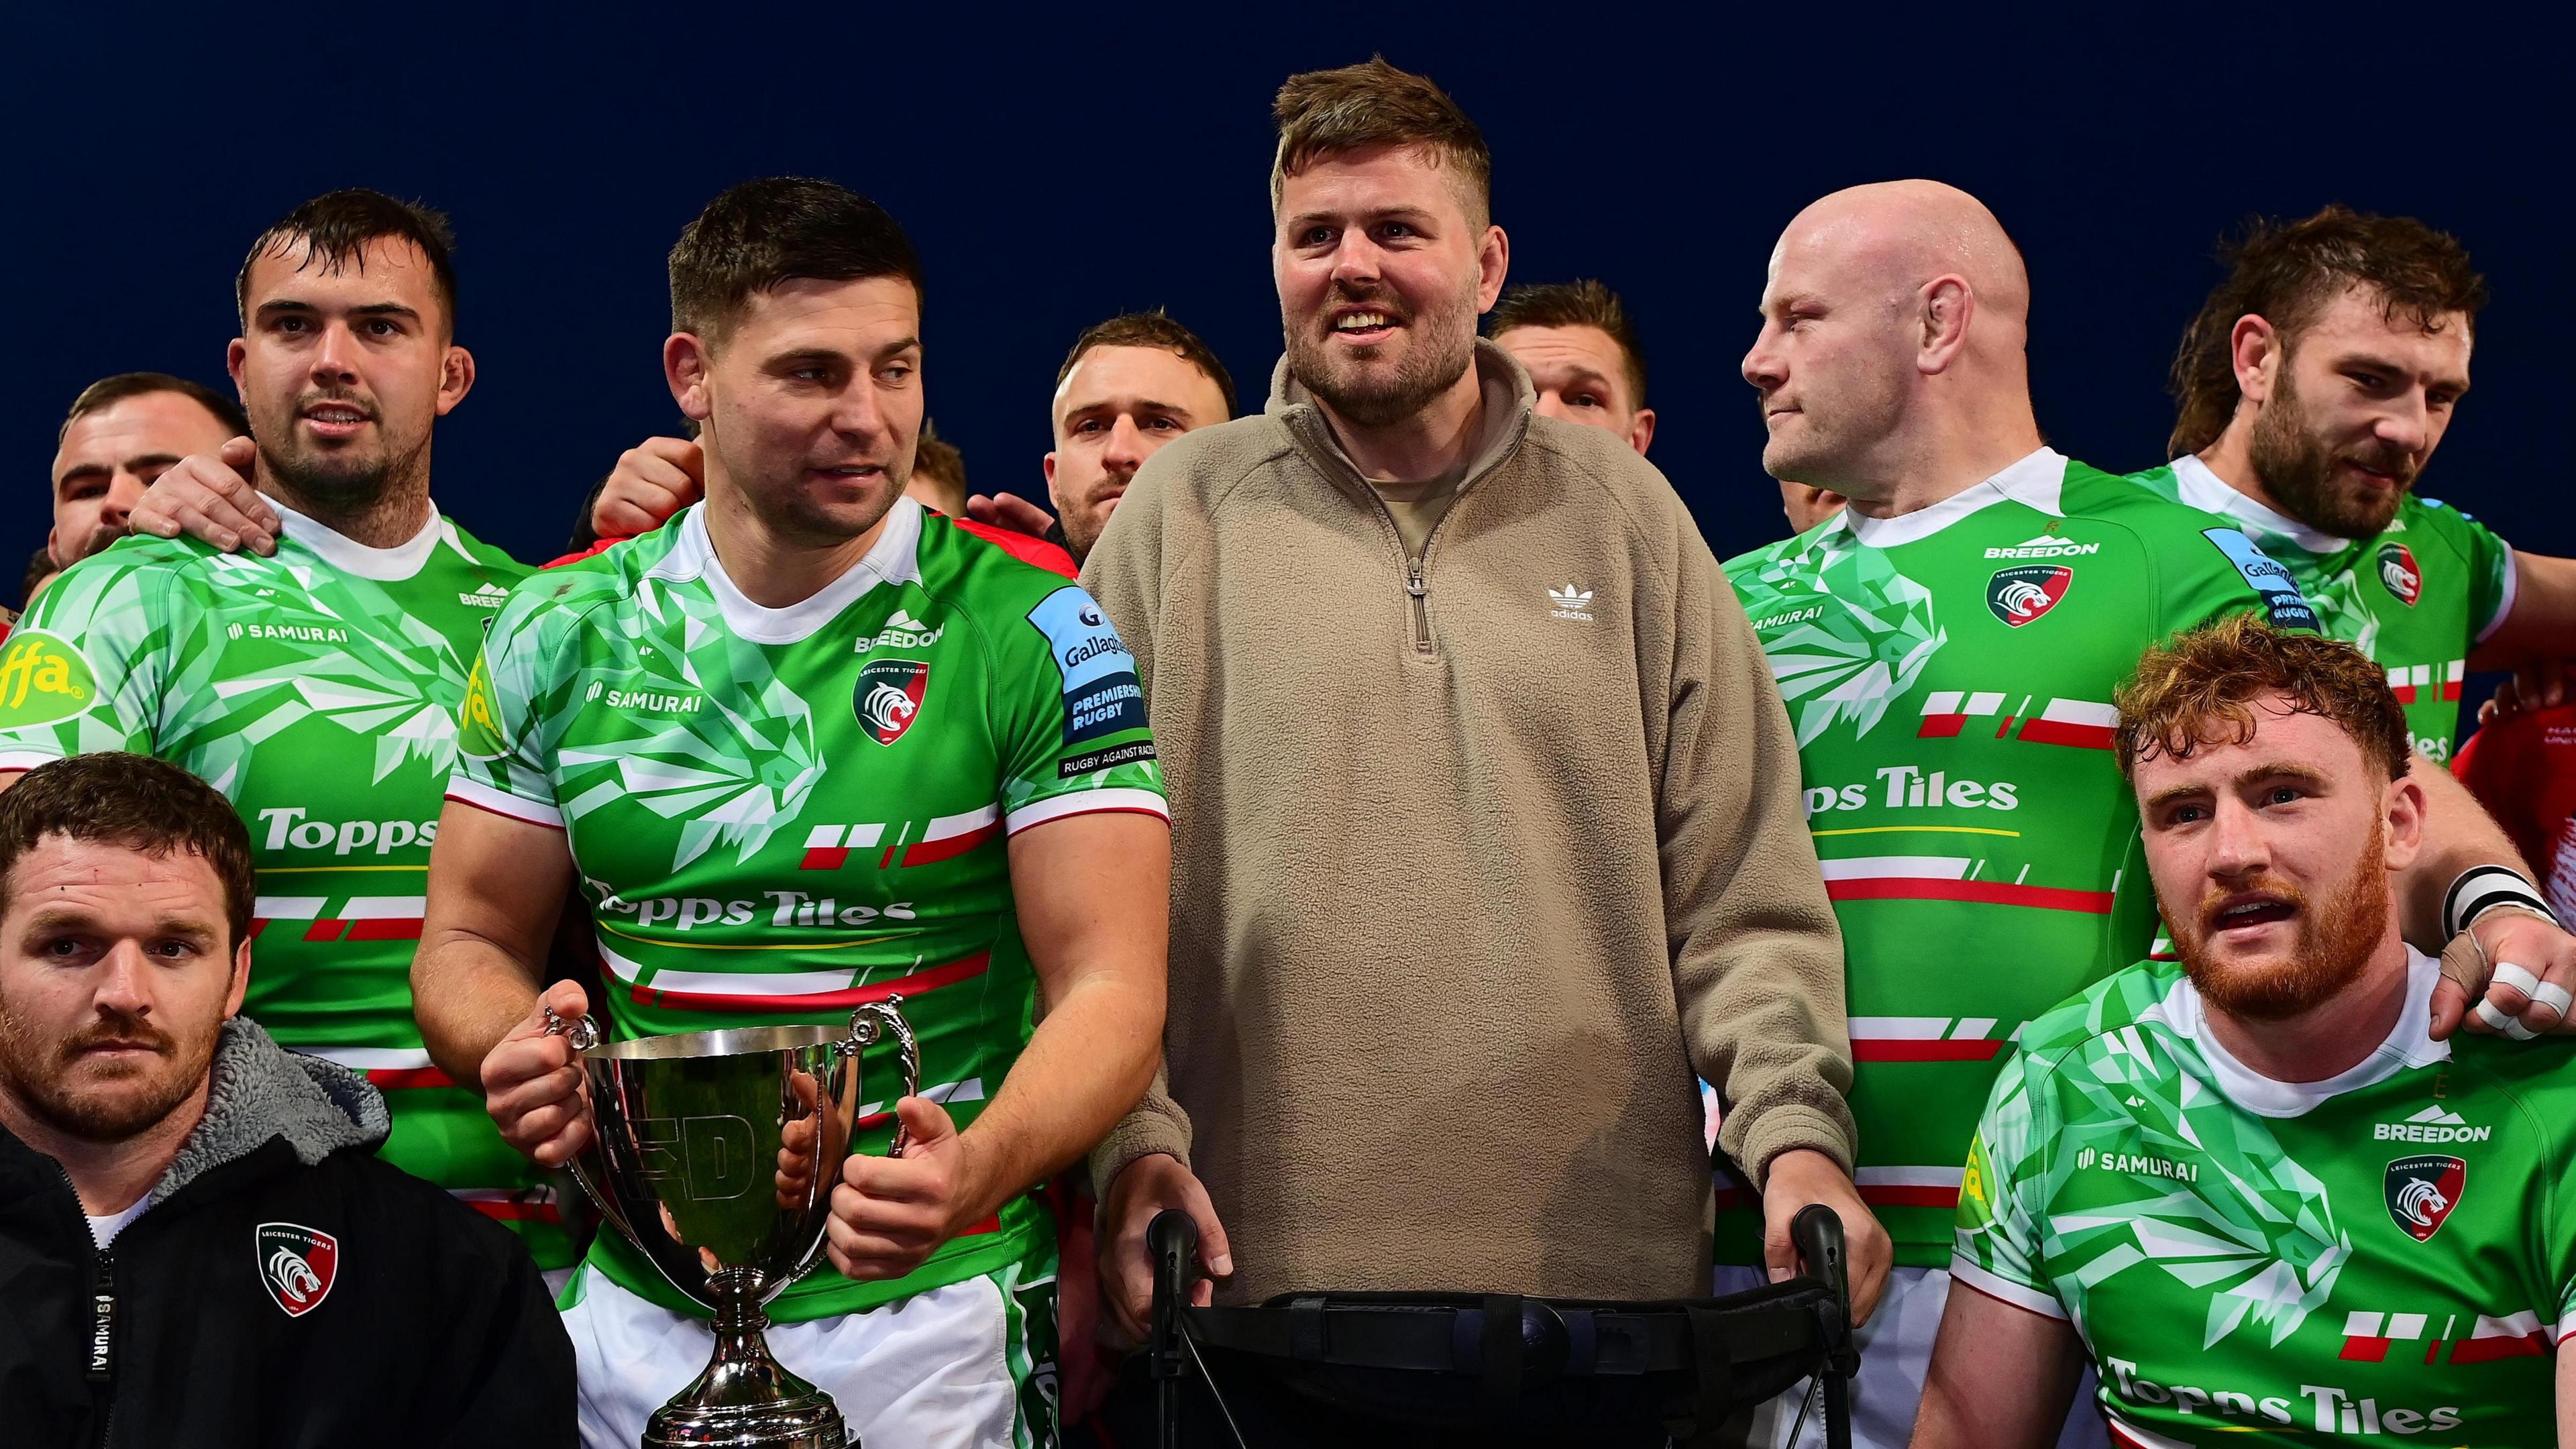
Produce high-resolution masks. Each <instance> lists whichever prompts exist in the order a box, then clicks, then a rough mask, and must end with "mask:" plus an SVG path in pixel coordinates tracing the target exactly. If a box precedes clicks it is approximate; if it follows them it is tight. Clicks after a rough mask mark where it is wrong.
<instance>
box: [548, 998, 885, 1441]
mask: <svg viewBox="0 0 2576 1449" xmlns="http://www.w3.org/2000/svg"><path fill="white" fill-rule="evenodd" d="M901 1000H902V998H901V997H896V996H889V997H887V998H886V999H885V1000H884V1001H883V1002H870V1003H868V1004H867V1005H865V1006H862V1007H860V1008H859V1009H858V1010H856V1011H853V1012H851V1013H850V1025H849V1029H848V1030H846V1031H843V1030H840V1029H838V1028H834V1027H828V1026H764V1027H751V1028H746V1029H744V1030H740V1031H701V1032H692V1033H690V1034H688V1035H686V1036H652V1037H642V1038H638V1039H637V1040H634V1041H620V1042H605V1043H603V1042H601V1041H600V1039H599V1029H598V1027H597V1026H595V1025H594V1024H593V1023H592V1021H591V1020H590V1018H589V1017H586V1016H585V1017H581V1018H579V1019H577V1020H574V1021H570V1022H567V1021H564V1020H562V1019H561V1018H559V1017H557V1016H556V1015H555V1014H554V1013H553V1012H552V1011H551V1010H549V1011H548V1012H547V1013H546V1030H547V1031H548V1032H551V1033H555V1034H558V1035H561V1036H563V1037H565V1038H566V1039H567V1040H569V1041H570V1042H571V1044H572V1046H573V1047H574V1049H575V1050H577V1051H579V1052H580V1053H581V1059H582V1066H583V1069H584V1072H585V1073H586V1075H587V1076H588V1079H589V1088H590V1102H589V1106H588V1111H589V1118H590V1125H591V1138H590V1144H589V1145H588V1146H586V1147H584V1148H583V1149H582V1150H581V1152H580V1153H579V1154H578V1155H577V1156H575V1157H574V1158H573V1162H572V1168H573V1175H574V1176H576V1177H578V1178H579V1179H580V1180H581V1185H582V1188H583V1189H584V1190H585V1191H587V1192H588V1193H589V1194H590V1196H591V1199H592V1200H593V1201H595V1202H597V1203H598V1204H599V1210H600V1212H601V1213H602V1214H603V1215H605V1216H606V1217H607V1219H608V1221H609V1223H610V1224H611V1225H613V1226H614V1227H615V1228H616V1229H617V1230H618V1231H619V1232H621V1233H624V1234H625V1235H626V1239H627V1241H628V1242H631V1243H633V1244H634V1245H635V1246H636V1248H637V1249H638V1250H639V1251H641V1252H642V1253H643V1254H644V1256H645V1257H647V1258H649V1259H651V1260H652V1262H653V1266H654V1267H656V1268H658V1269H660V1270H661V1272H662V1276H663V1277H665V1278H668V1279H670V1280H671V1286H673V1287H675V1288H677V1289H679V1290H680V1291H681V1292H683V1293H685V1294H687V1295H689V1297H691V1298H693V1299H695V1300H697V1301H698V1302H699V1303H700V1304H702V1305H704V1306H705V1307H706V1309H707V1310H708V1311H709V1312H710V1313H712V1314H713V1315H714V1322H713V1323H712V1324H711V1325H710V1326H711V1327H712V1328H713V1329H714V1330H715V1337H716V1345H715V1356H714V1358H713V1359H712V1360H711V1361H710V1362H709V1363H708V1364H707V1369H706V1372H704V1373H702V1374H700V1375H698V1377H697V1380H696V1382H694V1383H692V1384H690V1385H689V1386H688V1387H687V1388H686V1389H683V1390H681V1391H680V1394H679V1396H678V1397H677V1398H674V1399H672V1400H671V1402H669V1403H667V1404H664V1405H663V1406H662V1407H661V1408H659V1409H657V1410H655V1411H654V1413H653V1418H652V1421H651V1423H649V1424H648V1425H647V1426H646V1427H645V1430H644V1444H645V1445H646V1446H648V1449H663V1446H670V1445H728V1446H735V1449H752V1446H762V1449H842V1446H843V1445H844V1444H845V1443H847V1442H849V1441H848V1436H847V1431H846V1430H845V1429H844V1427H843V1425H842V1423H841V1411H840V1409H839V1408H837V1407H836V1406H834V1404H833V1403H832V1398H831V1395H829V1394H826V1393H824V1392H823V1391H822V1390H820V1389H817V1388H815V1387H814V1386H813V1385H812V1384H809V1383H807V1382H805V1381H804V1380H803V1379H800V1378H798V1377H797V1376H796V1375H794V1374H791V1373H789V1372H788V1371H787V1370H786V1369H785V1368H783V1367H781V1366H780V1365H779V1362H778V1360H777V1359H775V1358H772V1357H770V1353H769V1345H768V1343H767V1342H766V1341H765V1340H764V1339H763V1338H762V1337H761V1331H762V1330H763V1329H766V1328H767V1327H769V1319H768V1316H767V1315H766V1314H764V1313H763V1312H762V1311H761V1310H763V1309H764V1308H766V1307H768V1305H769V1302H770V1300H771V1299H774V1298H776V1297H777V1296H778V1295H779V1294H780V1293H782V1292H784V1291H785V1290H786V1288H787V1285H788V1284H790V1283H793V1282H795V1281H796V1280H797V1279H799V1278H801V1277H803V1276H805V1274H807V1273H808V1272H811V1271H812V1270H813V1268H814V1265H815V1264H816V1263H817V1262H818V1261H820V1260H821V1258H822V1254H823V1230H824V1228H825V1227H826V1226H827V1225H828V1224H829V1222H830V1220H831V1203H832V1188H833V1186H834V1185H835V1184H837V1183H838V1182H839V1181H840V1180H841V1164H842V1162H843V1161H844V1159H846V1158H847V1157H848V1156H849V1152H850V1132H851V1129H852V1128H853V1127H854V1126H855V1125H856V1121H857V1117H858V1108H859V1103H860V1100H861V1094H860V1091H859V1052H860V1050H861V1049H862V1048H864V1047H868V1046H872V1045H874V1044H875V1043H876V1042H878V1041H879V1040H881V1039H884V1038H887V1037H891V1038H893V1040H894V1042H895V1044H896V1046H897V1047H898V1048H899V1049H900V1050H901V1053H902V1057H903V1095H905V1096H912V1095H914V1094H916V1093H918V1092H919V1091H920V1090H921V1048H920V1046H919V1045H918V1044H917V1043H915V1041H914V1040H913V1035H912V1027H911V1026H910V1025H909V1024H908V1023H906V1022H905V1021H904V1019H903V1014H902V1012H900V1011H899V1010H897V1009H896V1008H897V1005H898V1004H899V1003H900V1002H901ZM903 1148H904V1134H903V1131H902V1129H901V1128H900V1127H898V1128H897V1129H896V1131H895V1139H894V1146H893V1149H892V1153H891V1155H893V1156H896V1157H900V1156H902V1155H903Z"/></svg>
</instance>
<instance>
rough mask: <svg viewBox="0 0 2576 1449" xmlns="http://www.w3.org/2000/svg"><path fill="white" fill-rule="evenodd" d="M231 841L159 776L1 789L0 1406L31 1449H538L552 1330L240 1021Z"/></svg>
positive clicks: (119, 761)
mask: <svg viewBox="0 0 2576 1449" xmlns="http://www.w3.org/2000/svg"><path fill="white" fill-rule="evenodd" d="M252 857H253V852H252V849H251V842H250V837H249V834H248V832H246V831H245V830H244V828H243V826H242V822H241V819H240V817H239V816H238V815H236V814H235V813H234V811H233V809H232V806H231V805H230V804H229V803H228V802H227V801H226V800H225V798H224V797H223V795H222V794H221V793H219V792H217V791H216V790H214V789H213V788H212V787H210V786H208V785H206V784H205V783H203V782H202V781H199V780H198V779H196V778H195V777H194V776H191V775H190V774H188V773H187V772H186V771H184V770H181V769H179V768H178V767H177V766H175V765H169V764H165V763H163V762H161V761H159V760H155V759H149V758H144V757H139V756H135V755H118V754H97V755H77V756H73V757H71V758H68V759H62V760H57V761H54V762H53V763H51V764H47V765H42V766H39V767H37V768H36V769H35V770H33V771H31V772H29V773H28V775H27V776H26V778H25V779H23V780H21V781H19V782H18V784H17V785H16V787H15V788H13V789H11V790H10V791H9V792H8V794H7V795H6V796H0V1279H5V1280H6V1281H7V1282H8V1284H9V1317H10V1331H9V1332H8V1333H7V1334H0V1403H5V1404H6V1405H7V1406H8V1409H7V1413H8V1418H9V1437H10V1439H11V1440H12V1442H22V1443H28V1444H102V1445H126V1444H132V1445H144V1444H198V1443H217V1442H221V1443H250V1442H259V1443H271V1444H284V1443H297V1444H358V1443H364V1444H404V1445H439V1446H455V1449H465V1446H468V1445H482V1444H503V1443H507V1444H551V1445H566V1446H569V1445H570V1444H571V1443H572V1442H573V1440H574V1435H573V1416H572V1394H573V1360H572V1346H571V1344H570V1343H569V1342H568V1341H567V1340H566V1339H565V1336H564V1330H563V1324H562V1321H561V1320H560V1319H559V1318H558V1317H557V1316H556V1314H555V1312H554V1309H553V1306H552V1305H551V1304H550V1303H549V1302H548V1301H547V1296H546V1291H545V1284H544V1283H543V1281H542V1280H540V1278H539V1277H538V1274H537V1270H536V1267H535V1265H534V1264H533V1263H531V1262H530V1261H529V1260H528V1255H527V1254H526V1252H524V1251H522V1250H521V1248H520V1247H519V1246H518V1243H517V1242H516V1240H514V1239H513V1238H512V1237H511V1236H510V1235H509V1234H508V1233H506V1232H504V1231H502V1230H501V1229H500V1228H498V1227H496V1226H494V1225H493V1224H491V1223H489V1222H486V1221H484V1220H483V1219H481V1218H479V1217H478V1216H477V1215H475V1214H474V1213H472V1212H470V1211H468V1210H466V1209H465V1208H464V1207H462V1206H460V1205H459V1204H457V1203H456V1202H454V1201H453V1200H451V1199H449V1198H448V1197H447V1196H446V1195H445V1194H443V1193H441V1192H439V1191H438V1190H437V1189H435V1188H433V1187H430V1186H429V1185H428V1184H426V1183H423V1182H421V1181H419V1180H418V1179H416V1178H413V1177H411V1176H409V1175H407V1174H404V1173H401V1172H397V1171H395V1170H394V1169H393V1168H391V1167H389V1166H387V1165H386V1164H384V1163H382V1162H380V1161H378V1160H377V1159H376V1157H375V1152H374V1149H375V1148H376V1146H377V1145H378V1144H379V1143H381V1142H383V1141H384V1139H385V1132H386V1126H387V1122H386V1114H385V1104H384V1100H383V1099H382V1098H381V1097H379V1096H378V1095H377V1094H376V1091H375V1089H374V1088H372V1087H370V1086H368V1085H367V1083H366V1081H365V1079H364V1078H362V1077H360V1076H359V1075H358V1074H357V1073H355V1072H352V1071H350V1070H348V1069H347V1068H344V1067H340V1066H335V1065H333V1064H332V1063H330V1062H326V1061H322V1060H320V1059H318V1058H315V1057H309V1056H298V1055H290V1054H289V1053H287V1052H286V1051H284V1050H282V1049H280V1048H279V1047H278V1045H277V1044H276V1043H275V1042H274V1041H272V1040H271V1039H270V1037H269V1035H268V1033H266V1032H265V1031H262V1030H261V1029H260V1028H259V1027H258V1026H257V1025H255V1024H253V1023H252V1021H251V1020H250V1019H249V1018H247V1017H243V1016H240V1015H239V1014H238V1013H239V1012H240V1010H241V1007H242V1001H243V997H244V995H245V994H246V992H247V991H248V989H249V976H250V970H251V935H252V933H253V926H254V922H255V921H256V919H257V916H256V912H257V911H258V910H259V906H258V904H256V902H255V897H256V894H257V890H258V887H257V885H256V884H255V881H254V871H253V864H252Z"/></svg>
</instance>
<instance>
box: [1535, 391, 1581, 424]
mask: <svg viewBox="0 0 2576 1449" xmlns="http://www.w3.org/2000/svg"><path fill="white" fill-rule="evenodd" d="M1533 411H1535V412H1536V413H1537V414H1538V415H1539V416H1540V417H1543V418H1557V419H1560V420H1562V421H1565V422H1572V421H1574V410H1573V409H1572V408H1569V407H1567V406H1566V405H1565V394H1563V393H1561V392H1558V391H1557V390H1555V389H1554V388H1549V389H1548V390H1547V391H1545V392H1542V393H1540V394H1539V395H1538V406H1537V407H1536V408H1535V409H1533Z"/></svg>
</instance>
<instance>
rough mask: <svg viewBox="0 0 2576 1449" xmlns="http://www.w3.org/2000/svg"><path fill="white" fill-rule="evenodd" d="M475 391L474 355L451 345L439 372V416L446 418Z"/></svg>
mask: <svg viewBox="0 0 2576 1449" xmlns="http://www.w3.org/2000/svg"><path fill="white" fill-rule="evenodd" d="M473 390H474V354H473V353H471V352H468V351H466V350H465V349H464V348H462V347H459V346H457V345H455V344H454V343H449V344H448V347H447V357H446V360H445V361H444V362H443V363H442V364H441V365H440V367H439V372H438V415H439V416H440V417H442V418H443V417H445V416H447V415H448V414H449V413H451V412H454V411H455V410H456V405H457V404H458V403H461V402H463V401H465V395H466V394H467V393H469V392H472V391H473Z"/></svg>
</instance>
